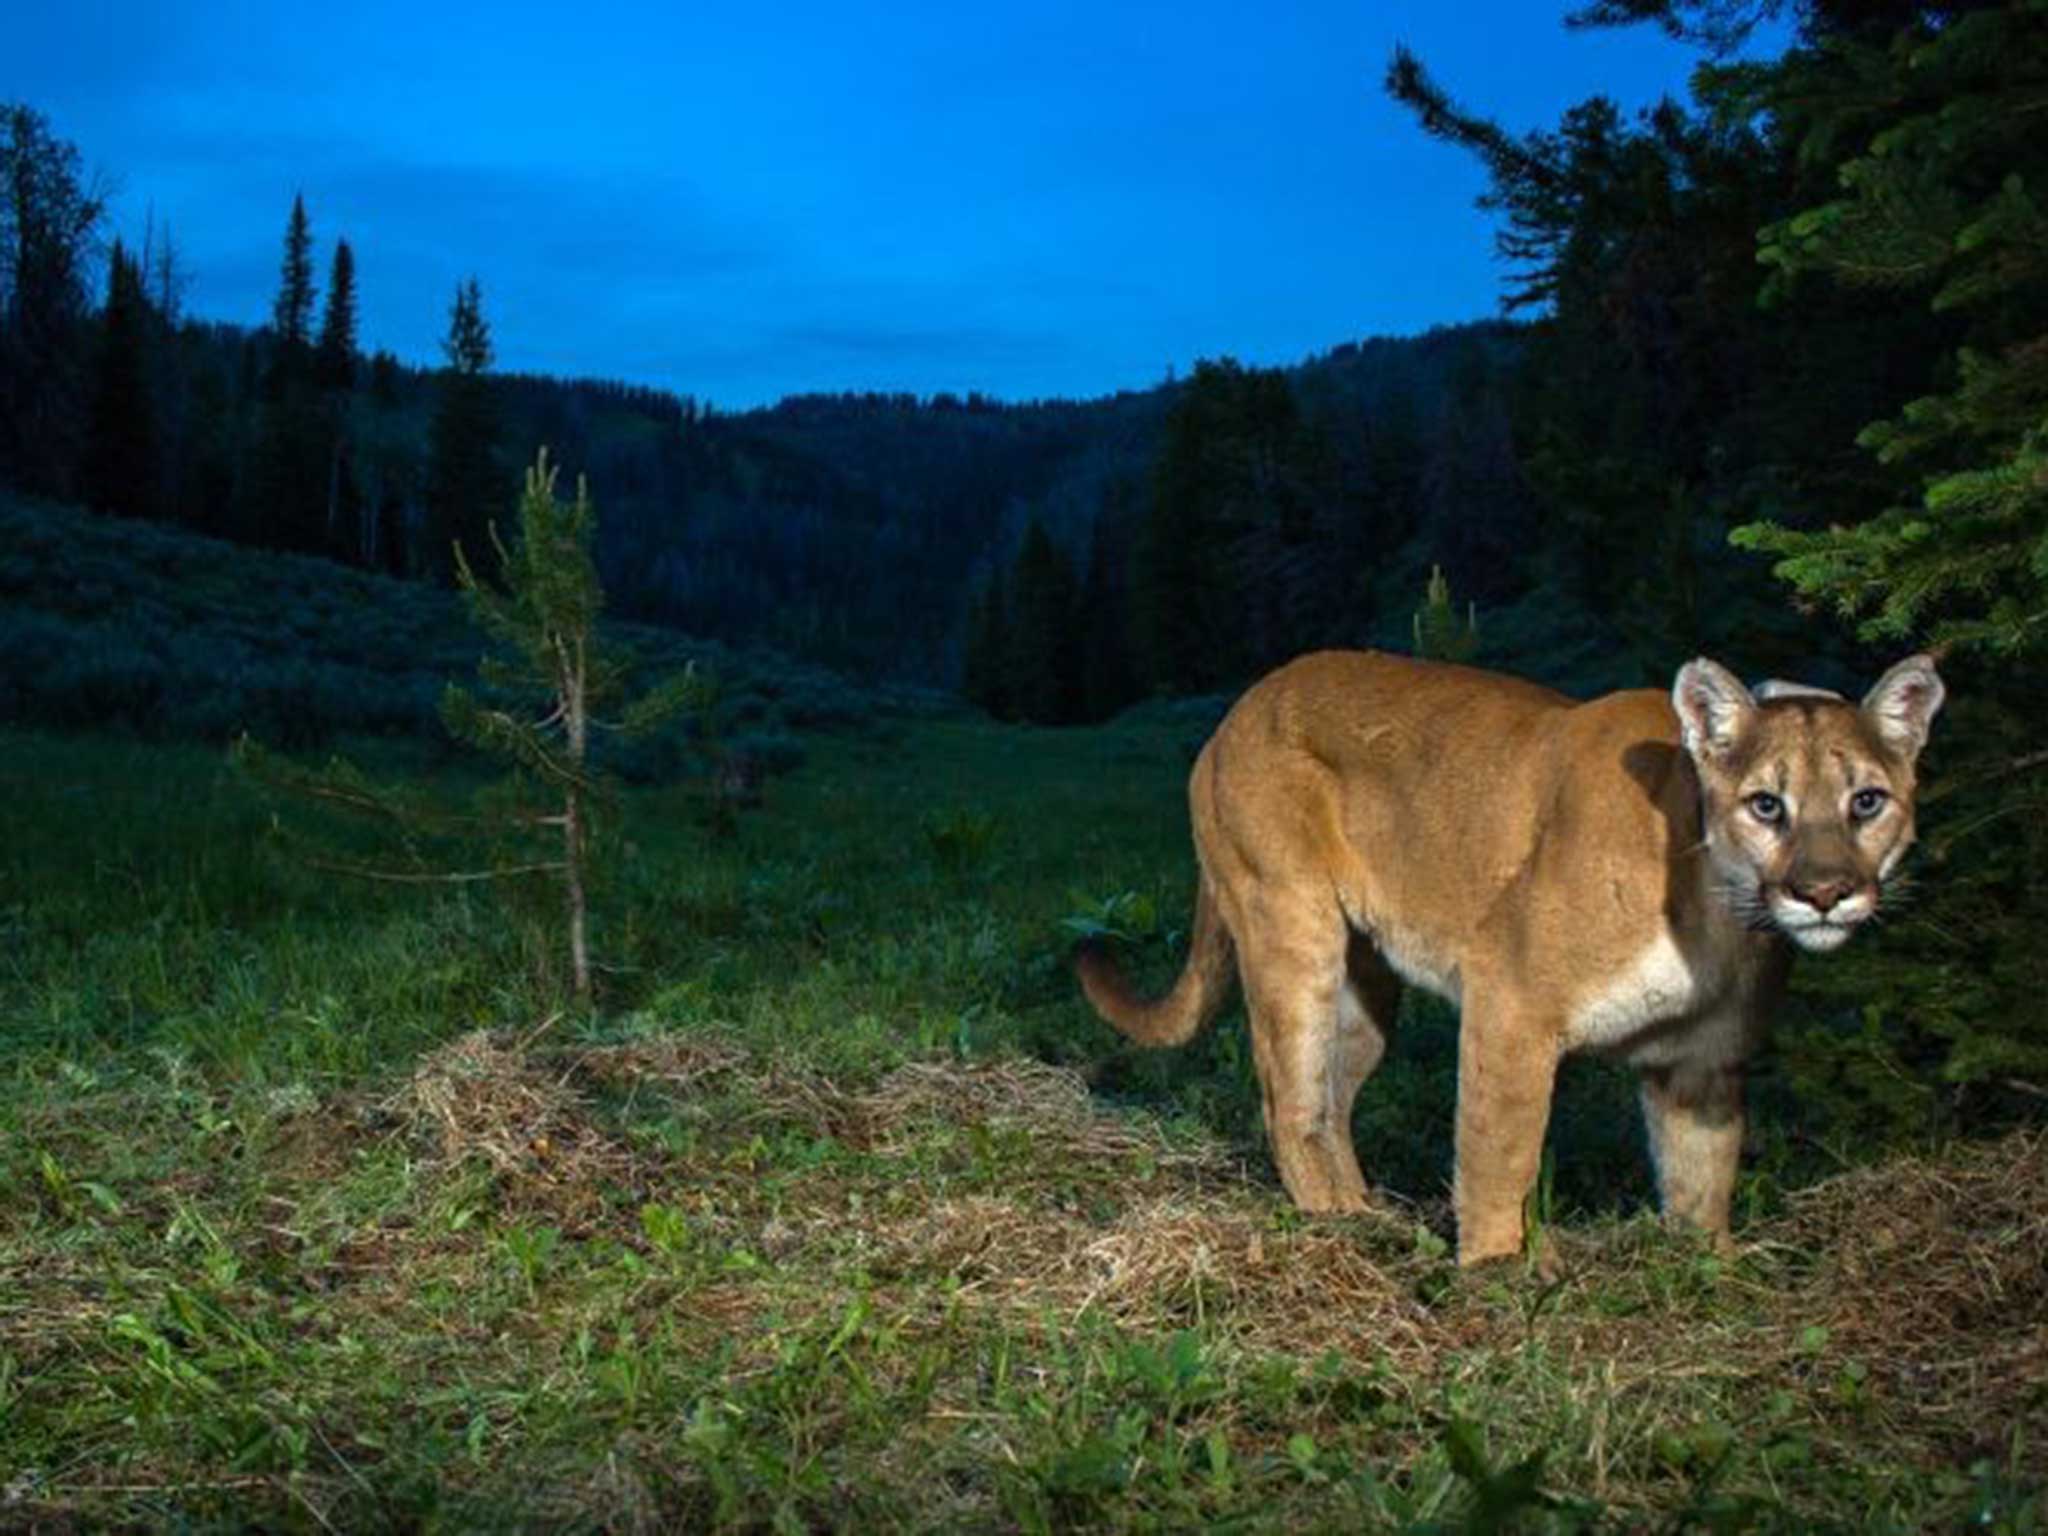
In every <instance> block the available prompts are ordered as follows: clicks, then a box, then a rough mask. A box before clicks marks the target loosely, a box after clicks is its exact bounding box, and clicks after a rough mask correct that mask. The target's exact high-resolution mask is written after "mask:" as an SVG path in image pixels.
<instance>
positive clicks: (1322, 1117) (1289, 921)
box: [1238, 893, 1382, 1214]
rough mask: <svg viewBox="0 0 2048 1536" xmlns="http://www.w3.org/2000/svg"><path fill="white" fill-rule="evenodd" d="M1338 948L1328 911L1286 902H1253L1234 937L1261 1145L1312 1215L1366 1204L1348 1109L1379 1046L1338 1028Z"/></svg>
mask: <svg viewBox="0 0 2048 1536" xmlns="http://www.w3.org/2000/svg"><path fill="white" fill-rule="evenodd" d="M1348 939H1349V930H1348V929H1347V928H1346V926H1345V924H1344V919H1343V915H1342V913H1340V912H1339V911H1338V910H1337V909H1336V906H1335V904H1334V903H1332V902H1329V901H1328V900H1327V898H1325V899H1324V900H1322V901H1317V900H1315V899H1313V898H1308V897H1300V896H1294V895H1291V894H1288V893H1278V894H1273V893H1267V894H1262V896H1261V898H1260V900H1259V903H1258V909H1257V910H1255V911H1251V912H1247V913H1245V914H1244V918H1243V921H1242V923H1241V925H1239V933H1238V968H1239V972H1240V974H1241V976H1242V979H1243V982H1244V993H1245V1003H1246V1006H1247V1008H1248V1010H1249V1012H1250V1015H1251V1033H1252V1053H1253V1058H1254V1060H1255V1061H1256V1062H1257V1065H1258V1069H1259V1085H1260V1088H1261V1090H1262V1091H1263V1093H1264V1096H1265V1111H1266V1137H1267V1140H1268V1141H1269V1142H1270V1143H1271V1145H1272V1148H1273V1161H1274V1162H1275V1163H1277V1164H1278V1165H1279V1169H1280V1180H1281V1182H1282V1183H1283V1184H1285V1185H1286V1186H1287V1193H1288V1194H1289V1195H1291V1196H1292V1197H1293V1199H1294V1203H1295V1204H1296V1205H1298V1206H1300V1207H1301V1208H1302V1209H1303V1210H1304V1211H1310V1212H1315V1213H1318V1214H1321V1213H1328V1212H1338V1211H1358V1210H1363V1209H1365V1204H1366V1200H1365V1180H1364V1178H1363V1176H1362V1175H1361V1174H1360V1173H1359V1169H1358V1159H1357V1157H1356V1156H1355V1155H1354V1154H1353V1152H1352V1150H1351V1126H1350V1113H1351V1100H1352V1097H1353V1096H1354V1095H1355V1094H1356V1092H1357V1090H1358V1084H1359V1083H1360V1082H1362V1081H1364V1078H1365V1075H1366V1073H1367V1072H1370V1071H1371V1070H1372V1067H1373V1066H1374V1065H1375V1064H1376V1063H1377V1062H1378V1059H1379V1051H1380V1049H1381V1048H1382V1045H1381V1044H1380V1043H1375V1042H1374V1041H1373V1036H1372V1032H1370V1031H1365V1030H1361V1029H1358V1028H1355V1027H1351V1026H1347V1025H1346V1024H1345V1023H1344V1022H1342V1020H1343V1019H1344V1017H1345V1015H1346V1013H1347V1011H1348V1009H1349V1008H1350V1006H1351V1005H1350V1004H1349V1003H1348V1001H1347V988H1348V986H1349V975H1348V969H1347V965H1346V956H1345V952H1346V948H1347V943H1348ZM1361 1011H1362V1010H1361Z"/></svg>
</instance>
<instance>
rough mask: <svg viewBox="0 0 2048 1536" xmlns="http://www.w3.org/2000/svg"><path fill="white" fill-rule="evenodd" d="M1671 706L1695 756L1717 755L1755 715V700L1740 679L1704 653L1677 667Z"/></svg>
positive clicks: (1734, 739)
mask: <svg viewBox="0 0 2048 1536" xmlns="http://www.w3.org/2000/svg"><path fill="white" fill-rule="evenodd" d="M1671 707H1672V708H1673V709H1674V710H1676V711H1677V712H1678V728H1679V730H1680V731H1681V732H1683V733H1684V736H1685V750H1686V751H1688V752H1690V753H1691V754H1692V755H1693V756H1694V757H1695V758H1698V759H1705V758H1708V757H1719V756H1720V755H1721V754H1722V753H1724V752H1726V751H1727V750H1728V749H1729V748H1730V747H1732V746H1734V745H1735V743H1736V742H1737V741H1739V740H1740V739H1741V738H1742V733H1743V732H1744V731H1745V730H1747V729H1748V728H1749V723H1750V721H1751V719H1752V718H1754V717H1755V715H1756V700H1755V699H1753V698H1751V697H1750V693H1749V690H1748V689H1747V688H1745V687H1743V686H1742V679H1741V678H1739V677H1737V676H1736V675H1735V674H1734V673H1733V672H1730V671H1729V670H1728V669H1727V668H1726V667H1724V666H1722V665H1721V664H1720V663H1719V662H1718V661H1709V660H1707V658H1706V657H1704V656H1695V657H1694V658H1693V659H1692V660H1691V661H1688V662H1687V663H1686V664H1685V665H1684V666H1682V667H1680V668H1679V669H1678V678H1677V680H1676V681H1675V682H1673V683H1672V685H1671Z"/></svg>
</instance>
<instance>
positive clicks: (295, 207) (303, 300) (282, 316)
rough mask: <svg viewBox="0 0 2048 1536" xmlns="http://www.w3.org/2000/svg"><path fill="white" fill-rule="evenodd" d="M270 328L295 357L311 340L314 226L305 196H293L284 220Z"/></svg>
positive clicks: (279, 343)
mask: <svg viewBox="0 0 2048 1536" xmlns="http://www.w3.org/2000/svg"><path fill="white" fill-rule="evenodd" d="M271 328H272V329H273V330H275V331H276V332H277V342H278V345H279V346H280V347H281V348H283V349H284V351H285V353H286V354H287V355H288V356H292V357H294V358H295V357H296V354H299V353H302V352H304V351H305V349H306V348H307V347H309V346H311V345H312V340H313V226H312V222H311V221H310V220H309V219H308V218H307V217H306V199H305V197H304V196H303V195H295V196H294V197H293V198H292V212H291V217H290V218H289V219H288V220H287V221H286V222H285V230H284V267H283V271H282V273H281V275H280V277H279V281H278V285H277V302H276V303H275V304H274V305H273V306H272V307H271Z"/></svg>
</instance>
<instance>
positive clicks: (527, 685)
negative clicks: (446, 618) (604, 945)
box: [441, 449, 704, 1000]
mask: <svg viewBox="0 0 2048 1536" xmlns="http://www.w3.org/2000/svg"><path fill="white" fill-rule="evenodd" d="M555 478H556V471H555V468H554V466H552V465H551V464H549V463H548V457H547V450H546V449H542V450H541V451H540V454H539V456H538V457H537V458H536V459H535V461H534V464H533V466H532V468H530V469H528V470H527V472H526V490H525V494H524V495H523V496H522V497H521V499H520V503H519V529H518V532H517V535H516V536H515V538H514V540H513V542H512V543H511V544H510V545H507V544H506V543H504V542H503V541H501V540H500V539H499V538H498V535H497V530H496V527H495V526H491V527H490V528H489V530H488V536H489V538H490V541H491V544H492V547H493V548H494V550H495V551H496V554H497V561H498V572H499V581H500V583H501V585H492V584H490V583H488V582H486V581H484V580H482V579H481V578H479V577H478V575H477V574H476V572H475V571H474V570H473V569H472V568H471V567H470V564H469V560H468V557H467V555H466V553H465V552H464V549H463V546H462V545H461V544H460V543H458V544H457V545H456V546H455V573H456V580H457V582H458V584H459V585H460V587H461V589H462V595H463V598H464V601H465V602H466V603H467V605H468V607H469V611H470V614H471V616H472V617H473V618H474V619H475V620H476V622H477V624H478V626H479V627H480V628H481V629H482V630H483V631H484V633H485V634H486V635H487V636H489V637H490V638H491V639H492V640H493V641H495V642H497V644H498V646H499V647H500V654H499V655H498V656H494V657H487V658H486V660H485V663H484V665H483V668H482V680H483V682H484V685H485V687H486V689H487V690H488V693H487V694H485V695H483V696H479V695H478V694H474V693H471V692H470V691H469V690H467V689H464V688H459V687H457V686H455V685H454V684H452V683H451V684H450V685H449V686H448V689H447V690H446V692H445V693H444V694H443V695H442V698H441V717H442V719H443V720H444V721H445V722H446V723H447V726H448V729H449V730H450V731H451V732H452V733H453V734H455V735H456V736H458V737H460V738H462V739H463V740H465V741H468V742H470V743H471V744H473V745H475V746H478V747H481V748H483V749H484V750H486V751H489V752H493V753H495V754H497V755H498V756H500V757H503V758H506V759H508V760H509V762H510V764H511V765H512V768H513V770H514V772H515V773H516V774H518V775H519V776H520V777H521V778H522V779H523V780H524V781H525V783H526V784H527V785H528V786H529V787H530V788H531V789H532V790H533V791H535V792H536V793H537V796H538V798H539V799H540V800H542V801H545V802H547V805H546V808H545V809H539V810H535V811H533V812H531V813H529V815H528V816H527V818H526V819H527V824H528V825H529V826H531V827H533V828H534V829H535V830H536V831H538V832H540V833H542V834H543V835H548V834H553V835H554V836H556V837H558V838H559V844H558V846H559V850H560V852H559V856H558V859H557V860H555V861H553V868H552V872H553V873H555V874H556V875H557V876H558V877H559V878H560V880H561V882H562V891H563V899H564V903H565V920H566V927H567V931H568V945H569V958H570V975H571V978H572V981H573V984H574V987H575V991H576V996H577V997H578V998H579V999H584V1000H587V999H588V998H589V997H590V992H591V959H590V941H589V898H590V881H591V876H592V868H591V845H590V839H591V833H592V818H593V816H595V815H596V814H597V812H598V810H599V808H600V806H601V804H602V803H603V802H604V801H605V799H606V797H607V789H606V786H605V783H604V781H603V779H602V778H601V776H600V775H599V774H598V773H597V771H596V768H595V765H594V764H593V763H592V762H591V758H590V742H591V737H592V734H593V732H595V731H598V730H604V729H613V730H625V731H630V732H640V731H645V730H647V729H649V728H651V727H652V726H654V725H656V724H659V723H660V722H661V721H662V720H664V719H666V718H668V717H669V716H670V715H672V714H674V713H675V712H676V711H677V710H679V709H681V708H683V707H685V706H686V705H688V704H690V703H692V702H694V701H696V700H698V699H700V698H702V697H703V696H704V694H703V688H702V685H701V682H700V679H699V678H698V677H697V676H696V674H695V673H694V671H692V672H688V673H685V674H684V675H683V676H681V677H679V678H676V679H673V680H671V681H670V682H669V683H667V684H665V685H663V686H662V687H660V688H657V689H655V690H654V691H652V692H650V693H647V694H644V695H642V696H641V697H640V698H639V699H638V700H636V701H634V702H633V703H632V704H631V705H630V706H629V707H627V709H626V710H625V712H624V715H623V717H622V718H621V719H620V720H618V721H617V722H607V721H606V720H604V719H603V717H602V716H601V714H600V711H601V710H602V709H603V708H604V706H606V705H607V704H610V703H612V702H613V701H615V700H616V698H617V697H618V695H619V693H620V692H621V691H622V689H623V686H624V682H625V677H626V665H625V662H624V660H623V658H621V657H619V656H617V655H615V654H614V653H613V652H612V651H611V650H610V648H608V647H606V646H605V645H603V644H602V643H601V641H600V639H599V637H598V633H597V621H598V615H599V613H600V612H601V610H602V608H603V605H604V592H603V589H602V587H600V585H599V584H598V578H597V566H596V564H595V562H594V561H593V559H592V558H591V545H592V542H593V541H594V539H595V538H596V534H597V511H596V508H595V506H594V505H593V504H592V502H591V500H590V489H589V486H588V485H587V484H586V483H585V482H583V481H582V480H580V479H579V480H578V481H577V483H576V499H575V500H574V501H573V502H564V501H562V500H561V499H560V498H558V497H557V496H556V495H555ZM547 862H548V861H542V864H543V867H545V865H546V863H547Z"/></svg>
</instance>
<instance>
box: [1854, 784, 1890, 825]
mask: <svg viewBox="0 0 2048 1536" xmlns="http://www.w3.org/2000/svg"><path fill="white" fill-rule="evenodd" d="M1889 799H1891V796H1890V795H1888V794H1886V793H1885V792H1884V791H1883V790H1881V789H1859V790H1857V791H1856V793H1855V794H1853V795H1851V796H1850V797H1849V814H1850V815H1851V816H1853V817H1855V818H1856V819H1857V820H1858V821H1868V820H1870V818H1871V817H1873V816H1875V815H1876V814H1877V813H1878V812H1879V811H1881V810H1883V809H1884V803H1885V801H1887V800H1889Z"/></svg>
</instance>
